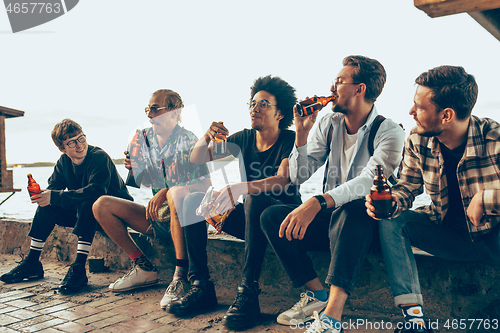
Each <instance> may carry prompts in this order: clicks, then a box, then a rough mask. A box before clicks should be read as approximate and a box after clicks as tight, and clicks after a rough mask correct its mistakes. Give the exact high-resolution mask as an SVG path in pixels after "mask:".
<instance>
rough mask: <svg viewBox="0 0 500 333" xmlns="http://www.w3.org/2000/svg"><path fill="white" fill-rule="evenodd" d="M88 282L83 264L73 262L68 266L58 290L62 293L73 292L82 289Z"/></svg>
mask: <svg viewBox="0 0 500 333" xmlns="http://www.w3.org/2000/svg"><path fill="white" fill-rule="evenodd" d="M88 282H89V280H88V279H87V272H86V270H85V264H82V263H79V262H74V263H72V264H71V266H69V269H68V273H67V274H66V276H65V277H64V280H63V281H62V282H61V284H60V285H59V292H60V293H61V294H63V295H65V294H74V293H76V292H79V291H80V290H82V288H83V287H85V286H86V285H87V283H88Z"/></svg>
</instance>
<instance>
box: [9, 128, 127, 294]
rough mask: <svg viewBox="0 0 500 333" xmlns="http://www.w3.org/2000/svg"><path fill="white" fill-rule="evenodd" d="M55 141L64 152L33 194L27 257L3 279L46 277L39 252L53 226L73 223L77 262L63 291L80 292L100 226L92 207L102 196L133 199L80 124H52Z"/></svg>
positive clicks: (12, 281) (72, 265) (68, 276)
mask: <svg viewBox="0 0 500 333" xmlns="http://www.w3.org/2000/svg"><path fill="white" fill-rule="evenodd" d="M52 141H54V143H55V145H56V146H57V147H58V148H59V150H60V151H61V152H62V153H63V155H61V157H60V158H59V160H58V161H57V164H56V165H55V167H54V172H53V173H52V175H51V176H50V178H49V180H48V184H49V185H48V186H47V189H46V190H43V191H42V192H41V193H40V194H35V195H33V196H32V197H31V202H32V203H37V204H38V208H37V210H36V213H35V217H34V218H33V224H32V226H31V230H30V232H29V234H28V236H30V237H31V246H30V251H29V253H28V255H27V256H26V257H25V258H24V259H23V261H22V262H21V263H20V264H19V265H18V266H17V267H15V268H14V269H13V270H11V271H10V272H8V273H5V274H3V275H2V276H1V277H0V280H1V281H3V282H5V283H16V282H21V281H23V280H24V279H28V280H30V279H37V278H42V277H43V267H42V263H41V262H40V254H41V253H42V249H43V247H44V245H45V241H46V239H47V237H48V236H49V235H50V233H51V232H52V230H53V229H54V226H55V225H56V224H57V225H60V226H64V227H72V228H73V233H74V234H75V235H77V236H78V248H77V253H76V260H75V262H74V263H72V264H71V266H70V268H69V270H68V273H67V274H66V277H65V278H64V280H63V281H62V283H61V284H60V286H59V292H61V293H62V294H70V293H75V292H78V291H80V290H81V289H82V288H83V287H85V286H86V285H87V283H88V279H87V275H86V271H85V263H86V261H87V256H88V254H89V251H90V246H91V244H92V240H93V238H94V233H95V231H96V228H97V226H98V223H97V221H96V219H95V218H94V215H93V213H92V205H93V204H94V202H95V201H96V200H97V199H98V198H99V197H100V196H102V195H104V194H107V195H111V196H116V197H119V198H123V199H127V200H133V199H132V197H131V196H130V194H129V193H128V190H127V187H126V186H125V184H124V182H123V179H122V178H121V177H120V175H119V174H118V172H117V171H116V167H115V165H114V164H113V161H112V160H111V158H110V157H109V156H108V154H107V153H106V152H105V151H104V150H102V149H101V148H99V147H95V146H90V145H88V144H87V140H86V137H85V134H84V133H83V130H82V127H81V126H80V125H79V124H78V123H76V122H75V121H73V120H71V119H64V120H63V121H61V122H60V123H58V124H56V125H55V126H54V129H53V130H52Z"/></svg>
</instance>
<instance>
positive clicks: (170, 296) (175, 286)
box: [160, 279, 184, 309]
mask: <svg viewBox="0 0 500 333" xmlns="http://www.w3.org/2000/svg"><path fill="white" fill-rule="evenodd" d="M182 295H184V283H183V282H182V279H173V280H172V282H170V284H169V285H168V288H167V290H166V291H165V295H163V298H162V299H161V302H160V306H161V308H162V309H165V308H166V307H167V306H168V305H169V304H170V303H172V302H173V301H176V300H178V299H179V298H181V297H182Z"/></svg>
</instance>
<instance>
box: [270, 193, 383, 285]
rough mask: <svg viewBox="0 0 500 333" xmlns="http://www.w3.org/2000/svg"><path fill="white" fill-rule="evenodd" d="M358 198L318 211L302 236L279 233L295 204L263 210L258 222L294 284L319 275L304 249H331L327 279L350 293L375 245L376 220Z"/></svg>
mask: <svg viewBox="0 0 500 333" xmlns="http://www.w3.org/2000/svg"><path fill="white" fill-rule="evenodd" d="M364 204H365V200H364V199H359V200H355V201H352V202H349V203H346V204H345V205H343V206H341V207H339V208H336V209H327V210H324V211H320V212H319V213H318V214H317V215H316V217H315V218H314V220H313V221H312V222H311V224H309V226H308V228H307V230H306V234H305V236H304V238H303V239H302V240H298V239H292V241H288V240H287V239H286V237H283V238H280V237H279V234H278V232H279V228H280V225H281V223H282V222H283V220H284V219H285V218H286V216H287V215H288V214H289V213H290V212H292V211H293V210H294V209H295V208H296V207H298V205H283V206H274V207H270V208H268V209H266V210H265V211H264V213H263V214H262V218H261V226H262V230H263V231H264V233H265V235H266V237H267V239H268V240H269V243H270V244H271V246H272V247H273V249H274V251H275V252H276V255H277V256H278V258H279V259H280V261H281V264H282V265H283V267H284V269H285V271H286V272H287V274H288V276H289V278H290V280H291V281H292V284H293V286H294V287H295V288H297V287H300V286H303V285H304V284H306V283H307V282H309V281H311V280H313V279H315V278H316V277H317V276H318V275H317V274H316V271H315V270H314V267H313V263H312V260H311V258H310V257H309V256H308V255H307V251H328V250H330V253H331V260H330V266H329V269H328V276H327V278H326V283H328V284H332V285H335V286H337V287H340V288H342V289H344V290H345V291H346V292H347V293H348V294H350V293H352V290H353V289H354V285H355V283H356V279H357V277H358V274H359V271H360V269H361V267H362V265H363V262H364V259H365V257H366V255H367V254H368V252H369V251H370V249H371V248H372V245H378V222H377V221H375V220H374V219H372V218H371V217H369V216H368V215H367V214H366V208H365V206H364Z"/></svg>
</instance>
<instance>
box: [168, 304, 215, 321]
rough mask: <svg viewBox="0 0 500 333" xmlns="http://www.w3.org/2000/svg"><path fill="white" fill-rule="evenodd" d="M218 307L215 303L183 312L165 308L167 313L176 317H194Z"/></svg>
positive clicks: (182, 310)
mask: <svg viewBox="0 0 500 333" xmlns="http://www.w3.org/2000/svg"><path fill="white" fill-rule="evenodd" d="M218 305H219V303H218V302H217V301H216V302H215V303H214V304H210V305H205V306H203V307H201V308H197V309H192V310H184V309H179V310H176V309H175V308H173V309H172V308H171V307H167V310H168V313H171V314H173V315H175V316H177V317H188V316H195V315H198V314H201V313H205V312H208V311H212V310H214V309H215V308H217V306H218Z"/></svg>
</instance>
